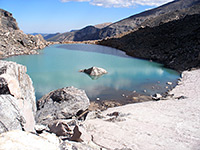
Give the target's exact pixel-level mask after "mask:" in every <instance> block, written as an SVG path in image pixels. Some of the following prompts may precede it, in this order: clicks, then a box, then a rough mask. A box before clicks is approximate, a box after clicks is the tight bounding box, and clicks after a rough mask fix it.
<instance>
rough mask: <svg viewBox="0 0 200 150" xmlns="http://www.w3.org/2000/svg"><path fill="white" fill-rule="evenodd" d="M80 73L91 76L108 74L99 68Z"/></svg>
mask: <svg viewBox="0 0 200 150" xmlns="http://www.w3.org/2000/svg"><path fill="white" fill-rule="evenodd" d="M80 72H85V73H86V74H88V75H90V76H101V75H103V74H106V73H108V72H107V71H106V70H105V69H103V68H99V67H91V68H89V69H84V70H80Z"/></svg>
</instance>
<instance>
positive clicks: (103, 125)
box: [83, 69, 200, 150]
mask: <svg viewBox="0 0 200 150" xmlns="http://www.w3.org/2000/svg"><path fill="white" fill-rule="evenodd" d="M199 85H200V69H198V70H193V71H184V72H183V78H182V79H181V82H180V83H179V85H177V86H176V87H175V88H174V89H173V90H172V91H171V92H170V94H171V95H173V96H172V97H170V96H168V97H167V99H166V100H164V101H162V100H161V101H156V102H153V101H150V102H145V103H136V104H128V105H124V106H120V107H114V108H109V109H108V110H106V111H103V112H101V113H100V115H101V118H95V117H94V116H93V117H91V116H92V115H90V116H89V119H86V121H85V122H84V123H83V126H84V128H85V130H86V131H87V133H89V134H91V135H92V136H93V137H94V140H95V142H96V143H98V144H99V145H102V146H103V147H106V148H108V149H115V148H118V149H123V148H130V149H134V150H139V149H152V150H153V149H184V150H185V149H194V150H197V149H198V148H199V146H200V130H199V126H200V109H199V105H200V100H199V98H200V94H199V92H200V90H199V88H198V87H199ZM114 112H118V114H119V115H118V116H111V117H109V116H108V114H112V113H114Z"/></svg>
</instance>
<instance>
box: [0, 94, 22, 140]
mask: <svg viewBox="0 0 200 150" xmlns="http://www.w3.org/2000/svg"><path fill="white" fill-rule="evenodd" d="M0 116H1V117H0V133H3V132H7V131H11V130H17V129H18V130H22V129H23V128H24V124H25V120H24V117H23V116H22V113H21V111H20V109H19V108H18V106H17V99H16V98H14V97H13V96H11V95H0ZM0 141H1V140H0Z"/></svg>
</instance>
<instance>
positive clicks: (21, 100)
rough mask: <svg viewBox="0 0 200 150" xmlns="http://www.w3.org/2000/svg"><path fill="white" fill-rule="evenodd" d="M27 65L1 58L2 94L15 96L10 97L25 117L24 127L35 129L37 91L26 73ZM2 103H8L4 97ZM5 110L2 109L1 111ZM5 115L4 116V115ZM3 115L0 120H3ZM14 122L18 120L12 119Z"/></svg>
mask: <svg viewBox="0 0 200 150" xmlns="http://www.w3.org/2000/svg"><path fill="white" fill-rule="evenodd" d="M26 71H27V69H26V67H25V66H22V65H19V64H17V63H14V62H8V61H2V60H0V94H1V95H5V94H10V95H12V96H13V98H12V99H11V98H9V97H8V98H9V99H10V101H12V103H13V104H14V103H15V105H16V106H17V107H16V108H18V109H19V110H20V111H21V115H22V116H23V118H24V119H25V122H24V124H23V127H24V129H25V130H26V131H34V125H35V113H36V102H35V101H36V99H35V92H34V88H33V85H32V80H31V78H30V77H29V76H28V74H26ZM2 100H4V101H5V102H3V101H2V103H6V101H7V100H6V97H4V98H3V99H2ZM4 111H10V110H4V109H0V113H1V112H4ZM2 117H3V116H2ZM2 117H1V118H0V121H1V122H2V120H1V119H2ZM11 121H13V122H15V121H17V122H18V120H11Z"/></svg>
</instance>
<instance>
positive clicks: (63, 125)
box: [48, 120, 71, 136]
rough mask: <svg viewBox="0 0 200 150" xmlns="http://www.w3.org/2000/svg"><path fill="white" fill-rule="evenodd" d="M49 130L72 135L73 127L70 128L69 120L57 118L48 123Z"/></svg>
mask: <svg viewBox="0 0 200 150" xmlns="http://www.w3.org/2000/svg"><path fill="white" fill-rule="evenodd" d="M48 127H49V129H50V130H49V132H51V133H55V134H56V135H57V136H70V135H71V129H70V128H69V126H68V124H67V122H65V121H64V120H55V121H53V122H51V123H50V124H48Z"/></svg>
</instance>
